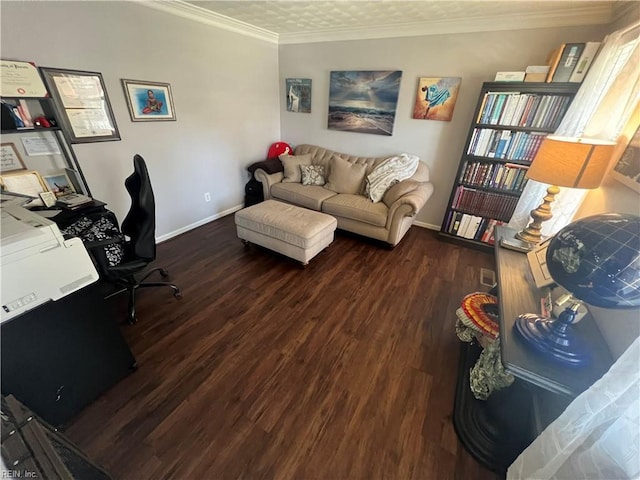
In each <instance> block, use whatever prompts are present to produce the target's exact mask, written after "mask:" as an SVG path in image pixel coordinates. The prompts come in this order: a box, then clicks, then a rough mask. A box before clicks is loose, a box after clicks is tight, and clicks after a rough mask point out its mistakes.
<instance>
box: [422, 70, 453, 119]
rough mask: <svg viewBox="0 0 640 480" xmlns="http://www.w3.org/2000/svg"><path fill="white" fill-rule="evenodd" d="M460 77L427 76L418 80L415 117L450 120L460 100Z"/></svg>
mask: <svg viewBox="0 0 640 480" xmlns="http://www.w3.org/2000/svg"><path fill="white" fill-rule="evenodd" d="M461 80H462V79H461V78H460V77H425V78H421V79H420V81H419V82H418V92H417V93H416V104H415V106H414V107H413V118H416V119H420V120H441V121H444V122H450V121H451V118H452V117H453V107H455V106H456V101H457V100H458V90H459V89H460V82H461Z"/></svg>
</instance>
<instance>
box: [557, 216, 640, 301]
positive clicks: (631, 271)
mask: <svg viewBox="0 0 640 480" xmlns="http://www.w3.org/2000/svg"><path fill="white" fill-rule="evenodd" d="M547 267H548V268H549V273H550V274H551V276H552V277H553V279H554V280H555V282H556V283H558V284H559V285H561V286H563V287H564V288H565V289H567V290H568V291H569V292H571V293H572V294H573V295H574V297H576V298H578V299H580V300H583V301H584V302H586V303H589V304H591V305H595V306H597V307H603V308H634V307H638V306H640V217H638V216H636V215H628V214H618V213H606V214H602V215H594V216H592V217H586V218H583V219H580V220H578V221H576V222H573V223H571V224H569V225H567V226H566V227H564V228H563V229H562V230H560V231H559V232H558V233H557V234H556V236H555V237H554V238H553V239H552V240H551V242H549V247H548V249H547Z"/></svg>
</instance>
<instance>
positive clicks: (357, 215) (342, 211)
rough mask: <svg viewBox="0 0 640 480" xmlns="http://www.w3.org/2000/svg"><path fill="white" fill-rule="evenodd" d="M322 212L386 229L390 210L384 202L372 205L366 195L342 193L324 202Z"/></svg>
mask: <svg viewBox="0 0 640 480" xmlns="http://www.w3.org/2000/svg"><path fill="white" fill-rule="evenodd" d="M322 211H323V212H324V213H328V214H329V215H333V216H334V217H345V218H350V219H352V220H357V221H360V222H364V223H368V224H369V225H375V226H376V227H384V226H385V225H386V224H387V212H388V211H389V209H388V208H387V206H386V205H385V204H384V203H382V202H379V203H372V202H371V200H369V199H368V198H367V197H365V196H364V195H351V194H346V193H342V194H340V195H335V196H333V197H331V198H328V199H327V200H325V201H324V202H322Z"/></svg>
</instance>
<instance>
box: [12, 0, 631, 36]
mask: <svg viewBox="0 0 640 480" xmlns="http://www.w3.org/2000/svg"><path fill="white" fill-rule="evenodd" d="M0 1H1V0H0ZM138 1H139V0H138ZM140 4H142V5H145V6H147V7H149V8H154V9H157V10H162V11H165V12H168V13H171V14H174V15H178V16H182V17H184V18H188V19H190V20H194V21H198V22H202V23H206V24H209V25H214V26H217V27H220V28H224V29H227V30H232V31H235V32H238V33H242V34H244V35H249V36H253V37H256V38H260V39H263V40H266V41H269V42H274V43H280V44H286V43H305V42H324V41H336V40H355V39H366V38H369V39H372V38H390V37H410V36H420V35H437V34H452V33H464V32H481V31H500V30H515V29H526V28H545V27H555V28H558V27H568V26H577V25H603V24H609V23H611V22H613V21H617V20H618V19H620V18H621V17H625V18H627V17H629V16H633V17H635V18H636V19H638V18H640V1H638V0H632V1H618V0H606V1H604V0H569V1H560V0H537V1H525V0H503V1H490V0H466V1H465V0H412V1H404V0H377V1H362V0H342V1H322V0H317V1H282V0H267V1H253V0H226V1H188V0H142V1H141V2H140Z"/></svg>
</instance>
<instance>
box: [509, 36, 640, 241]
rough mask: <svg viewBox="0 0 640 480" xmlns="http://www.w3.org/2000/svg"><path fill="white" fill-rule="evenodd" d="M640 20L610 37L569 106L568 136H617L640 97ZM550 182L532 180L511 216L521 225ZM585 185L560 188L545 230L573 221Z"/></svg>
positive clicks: (562, 130)
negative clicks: (551, 216) (575, 187)
mask: <svg viewBox="0 0 640 480" xmlns="http://www.w3.org/2000/svg"><path fill="white" fill-rule="evenodd" d="M639 34H640V24H635V25H632V26H630V27H629V28H626V29H624V30H620V31H618V32H614V33H612V34H610V35H608V36H607V38H605V40H604V42H603V45H602V47H601V50H600V53H599V54H598V56H597V58H596V60H595V62H594V63H593V65H592V66H591V68H590V69H589V72H588V74H587V76H586V77H585V79H584V82H583V83H582V85H581V86H580V89H579V90H578V93H577V94H576V97H575V99H574V100H573V103H572V104H571V107H570V108H569V111H568V112H567V114H566V115H565V117H564V119H563V120H562V123H561V124H560V126H559V127H558V129H557V130H556V132H555V134H556V135H562V136H565V137H578V136H583V137H590V138H599V139H601V140H613V141H616V140H617V138H618V136H619V135H620V132H621V130H622V128H623V127H624V125H625V124H626V122H627V121H628V120H629V118H630V116H631V114H632V112H633V108H634V107H635V105H636V104H637V102H638V101H639V100H640V81H639V78H640V47H639V45H638V43H639V39H638V37H639ZM547 187H548V185H544V184H541V183H538V182H534V181H531V180H530V181H529V182H528V183H527V186H526V187H525V189H524V191H523V192H522V196H521V197H520V200H519V202H518V206H517V207H516V210H515V212H514V214H513V216H512V218H511V221H510V222H509V226H510V227H512V228H515V229H517V230H520V229H522V228H523V227H525V226H526V225H527V224H528V223H529V221H530V215H529V212H530V211H531V210H532V209H534V208H536V207H537V206H538V205H539V204H540V203H541V201H542V197H544V195H545V190H546V189H547ZM586 194H587V191H586V190H578V189H571V188H561V189H560V193H559V194H558V195H557V196H556V201H555V202H554V203H553V205H552V211H553V218H552V219H551V220H548V221H546V222H544V223H543V224H542V234H543V235H545V236H548V235H552V234H554V233H556V232H557V231H558V230H560V229H561V228H562V227H564V226H565V225H567V224H568V223H570V222H571V220H572V218H573V216H574V214H575V212H576V211H577V209H578V207H579V206H580V203H582V200H583V199H584V196H585V195H586Z"/></svg>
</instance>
